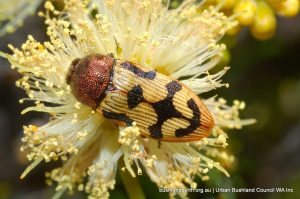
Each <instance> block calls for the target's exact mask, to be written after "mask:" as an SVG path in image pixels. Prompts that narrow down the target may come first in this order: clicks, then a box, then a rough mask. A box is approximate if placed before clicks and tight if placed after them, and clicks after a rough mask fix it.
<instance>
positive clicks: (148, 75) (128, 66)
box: [121, 62, 156, 80]
mask: <svg viewBox="0 0 300 199" xmlns="http://www.w3.org/2000/svg"><path fill="white" fill-rule="evenodd" d="M121 66H123V67H124V68H126V69H128V70H130V71H131V72H133V73H134V74H136V75H137V76H139V77H141V78H144V79H150V80H153V79H154V78H155V77H156V72H155V71H153V70H152V71H149V72H144V71H142V70H141V69H140V68H138V67H137V66H135V65H133V64H131V63H130V62H123V63H121Z"/></svg>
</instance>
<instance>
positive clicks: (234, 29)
mask: <svg viewBox="0 0 300 199" xmlns="http://www.w3.org/2000/svg"><path fill="white" fill-rule="evenodd" d="M241 29H242V27H241V26H240V25H237V26H234V27H232V28H230V29H229V30H227V32H226V34H227V35H229V36H234V35H236V34H238V33H239V32H240V31H241Z"/></svg>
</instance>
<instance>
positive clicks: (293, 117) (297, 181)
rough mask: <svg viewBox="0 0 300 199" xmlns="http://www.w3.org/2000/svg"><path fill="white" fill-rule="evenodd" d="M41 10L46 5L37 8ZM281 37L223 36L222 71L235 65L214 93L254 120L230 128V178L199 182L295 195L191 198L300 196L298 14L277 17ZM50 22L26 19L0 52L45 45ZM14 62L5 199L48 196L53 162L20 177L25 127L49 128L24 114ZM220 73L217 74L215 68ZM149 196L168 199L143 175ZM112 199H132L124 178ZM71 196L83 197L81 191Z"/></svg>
mask: <svg viewBox="0 0 300 199" xmlns="http://www.w3.org/2000/svg"><path fill="white" fill-rule="evenodd" d="M39 9H42V6H41V7H40V8H39ZM277 23H278V24H277V28H276V34H275V36H273V37H272V38H271V39H268V40H265V41H258V40H256V39H254V38H253V37H252V36H251V33H250V31H249V29H247V28H244V29H242V30H241V31H240V32H239V33H238V34H237V35H235V36H226V37H225V38H224V39H223V40H222V42H225V43H226V44H227V46H228V48H229V52H230V54H229V53H226V55H225V57H224V60H223V61H222V63H221V64H220V65H219V66H218V67H219V69H221V67H224V66H225V65H230V67H231V69H230V70H229V71H228V72H227V74H226V75H225V76H224V77H223V82H228V83H229V84H230V87H229V88H228V89H226V88H221V89H218V90H217V91H214V92H212V93H210V96H212V95H215V94H217V95H218V96H220V97H224V98H225V99H227V100H228V102H229V103H231V102H232V101H233V100H234V99H241V100H244V101H245V102H246V104H247V108H246V109H245V110H244V111H243V112H242V115H241V118H255V119H256V120H257V123H256V124H254V125H251V126H247V127H245V128H243V129H242V130H234V131H233V130H231V131H227V132H228V133H229V136H230V139H229V141H228V142H229V146H228V148H227V150H228V151H230V152H231V153H232V154H233V155H234V156H235V157H236V160H235V162H234V164H233V165H231V166H228V167H227V170H228V171H229V173H230V174H231V177H230V178H227V177H226V176H224V175H223V174H222V173H220V172H219V171H216V170H215V171H212V172H211V173H210V176H211V180H210V181H208V182H201V181H200V180H199V183H198V188H206V187H208V188H213V187H220V188H231V187H235V188H256V187H261V188H273V187H286V188H293V189H294V192H293V193H218V194H202V195H199V194H190V195H189V196H190V197H191V198H199V197H200V198H209V199H213V198H217V199H235V198H244V199H248V198H249V199H250V198H266V199H277V198H278V199H279V198H280V199H282V198H285V199H299V198H300V155H299V152H300V15H299V14H298V15H297V16H295V17H294V18H281V17H277ZM45 29H46V27H45V25H44V23H43V20H42V19H41V18H39V17H37V16H29V17H28V18H26V20H25V21H24V25H23V26H22V27H21V28H19V29H18V30H17V31H16V32H14V33H12V34H8V35H6V36H3V37H0V51H3V52H9V51H8V48H7V44H8V43H11V44H13V45H14V46H16V47H20V46H21V44H22V43H23V42H25V41H26V38H27V35H28V34H31V35H33V36H34V37H35V38H36V39H37V40H38V41H45V40H47V37H46V35H45ZM9 66H10V65H9V63H8V62H7V61H6V60H4V59H3V58H0V199H10V198H12V199H19V198H22V199H31V198H51V196H53V194H54V192H55V191H54V188H53V187H47V186H46V184H45V183H44V172H45V171H47V170H50V169H51V167H52V166H53V165H44V164H41V165H40V166H38V167H37V168H36V169H34V170H33V171H32V172H31V173H30V174H29V175H28V177H26V179H25V180H20V179H19V176H20V174H21V173H22V171H23V170H24V169H25V168H26V165H28V162H27V161H26V158H25V156H24V154H22V153H20V152H19V146H20V138H21V137H22V126H23V125H28V124H30V123H32V122H34V123H40V124H42V123H44V122H45V121H47V116H46V115H42V114H38V113H29V114H26V115H20V112H21V110H23V109H24V108H25V107H26V106H27V104H19V103H18V100H19V99H20V98H23V97H25V93H24V92H23V90H20V89H18V88H16V87H15V81H16V80H17V79H18V78H20V77H19V75H18V73H16V72H15V71H12V70H11V69H10V67H9ZM216 70H217V69H216ZM139 180H140V182H141V184H142V187H143V190H144V192H145V195H146V197H147V198H168V194H163V193H159V192H158V189H157V187H156V186H155V185H154V184H153V183H151V182H150V180H149V179H148V178H147V176H146V175H144V176H141V177H140V179H139ZM111 195H112V197H111V198H120V199H121V198H128V197H127V195H126V191H125V188H124V187H123V185H122V182H121V180H120V178H119V177H118V178H117V185H116V189H115V190H114V191H112V192H111ZM66 197H68V198H86V196H85V195H84V194H83V193H76V194H75V195H73V196H66Z"/></svg>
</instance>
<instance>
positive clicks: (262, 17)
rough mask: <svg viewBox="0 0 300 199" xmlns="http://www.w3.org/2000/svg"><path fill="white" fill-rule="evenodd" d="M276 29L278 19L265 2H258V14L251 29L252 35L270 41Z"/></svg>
mask: <svg viewBox="0 0 300 199" xmlns="http://www.w3.org/2000/svg"><path fill="white" fill-rule="evenodd" d="M275 28H276V18H275V14H274V12H273V10H272V9H271V8H270V7H269V6H268V4H267V3H266V2H264V1H259V2H257V14H256V16H255V19H254V23H253V24H252V26H251V27H250V29H251V32H252V35H253V36H254V37H255V38H257V39H261V40H264V39H269V38H270V37H272V36H273V34H274V31H275Z"/></svg>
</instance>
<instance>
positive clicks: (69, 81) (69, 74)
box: [66, 58, 81, 84]
mask: <svg viewBox="0 0 300 199" xmlns="http://www.w3.org/2000/svg"><path fill="white" fill-rule="evenodd" d="M80 60H81V59H80V58H77V59H74V60H73V61H72V63H71V65H70V67H69V71H68V73H67V76H66V83H67V84H70V83H71V79H72V74H73V72H74V70H75V69H76V67H77V65H78V63H79V61H80Z"/></svg>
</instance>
